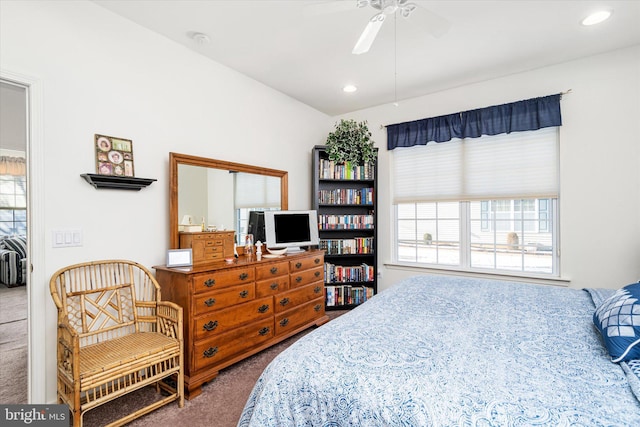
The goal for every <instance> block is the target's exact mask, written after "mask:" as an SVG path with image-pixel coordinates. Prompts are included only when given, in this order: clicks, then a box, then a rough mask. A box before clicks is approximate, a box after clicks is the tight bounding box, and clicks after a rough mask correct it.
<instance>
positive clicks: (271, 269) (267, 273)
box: [256, 261, 289, 280]
mask: <svg viewBox="0 0 640 427" xmlns="http://www.w3.org/2000/svg"><path fill="white" fill-rule="evenodd" d="M284 274H289V263H288V262H287V261H284V262H278V263H275V264H269V265H263V266H260V267H256V280H263V279H269V278H272V277H277V276H282V275H284Z"/></svg>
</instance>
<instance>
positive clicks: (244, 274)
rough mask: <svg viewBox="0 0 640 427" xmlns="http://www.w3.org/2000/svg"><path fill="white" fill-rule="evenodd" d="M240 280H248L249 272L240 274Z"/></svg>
mask: <svg viewBox="0 0 640 427" xmlns="http://www.w3.org/2000/svg"><path fill="white" fill-rule="evenodd" d="M239 277H240V280H246V279H247V277H249V275H248V274H247V273H242V274H241V275H240V276H239Z"/></svg>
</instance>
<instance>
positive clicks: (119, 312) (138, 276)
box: [49, 260, 160, 346]
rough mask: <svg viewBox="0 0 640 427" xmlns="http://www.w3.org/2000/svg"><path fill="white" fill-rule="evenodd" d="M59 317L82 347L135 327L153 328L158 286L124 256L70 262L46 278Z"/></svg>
mask: <svg viewBox="0 0 640 427" xmlns="http://www.w3.org/2000/svg"><path fill="white" fill-rule="evenodd" d="M49 290H50V291H51V296H52V297H53V301H54V302H55V304H56V306H57V308H58V316H59V318H66V320H67V322H68V323H69V324H70V325H71V327H72V328H74V329H75V331H76V332H77V333H78V335H79V336H80V345H81V346H85V345H89V344H93V343H96V342H100V341H104V340H106V339H110V338H115V337H118V336H124V335H127V334H130V333H133V332H142V331H155V330H156V326H157V325H156V317H155V314H156V308H157V306H156V304H157V302H158V301H160V286H159V285H158V283H157V282H156V280H155V278H154V277H153V276H152V275H151V272H150V271H149V270H148V269H147V268H145V267H144V266H142V265H140V264H138V263H136V262H133V261H126V260H103V261H92V262H86V263H81V264H74V265H70V266H68V267H64V268H62V269H60V270H58V271H57V272H55V273H54V274H53V276H52V277H51V281H50V282H49Z"/></svg>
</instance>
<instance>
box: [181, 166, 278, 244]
mask: <svg viewBox="0 0 640 427" xmlns="http://www.w3.org/2000/svg"><path fill="white" fill-rule="evenodd" d="M178 176H179V177H180V179H179V182H178V218H180V224H179V225H178V229H179V230H180V227H182V228H183V229H184V226H185V225H186V224H188V223H189V222H190V223H191V224H194V225H195V227H194V229H196V228H198V226H200V228H201V229H202V228H204V229H205V230H209V231H215V230H220V231H224V230H226V229H230V230H235V231H236V233H237V234H238V235H239V239H240V241H244V234H245V233H246V230H247V220H248V218H249V212H250V211H264V210H272V209H280V178H277V177H273V176H267V175H257V174H253V173H246V172H236V171H227V170H222V169H212V168H206V167H202V166H191V165H178ZM185 218H186V219H187V220H185ZM202 224H204V227H202ZM184 231H187V230H184Z"/></svg>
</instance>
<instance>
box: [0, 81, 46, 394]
mask: <svg viewBox="0 0 640 427" xmlns="http://www.w3.org/2000/svg"><path fill="white" fill-rule="evenodd" d="M0 80H4V81H7V82H9V83H13V84H17V85H20V86H23V87H24V88H25V89H26V95H27V100H26V101H27V111H26V114H27V144H26V162H27V285H26V286H27V300H28V302H27V313H28V314H27V328H28V362H27V366H28V373H27V379H28V380H27V381H28V402H29V403H39V404H44V403H47V402H46V384H47V381H46V379H47V376H46V372H47V358H46V354H47V353H49V352H47V340H46V333H45V332H46V330H45V325H47V323H49V322H47V321H46V320H47V316H46V313H47V312H48V311H49V310H47V306H48V305H49V304H50V303H51V297H50V296H49V286H48V285H49V283H48V280H47V278H46V276H45V263H44V258H45V257H44V249H45V246H44V242H45V241H46V239H45V233H44V218H45V217H44V167H45V162H44V131H43V125H44V122H43V114H42V112H43V97H42V82H41V80H40V79H37V78H35V77H32V76H29V75H26V74H22V73H16V72H12V71H9V70H5V69H0ZM54 365H55V363H54Z"/></svg>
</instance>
